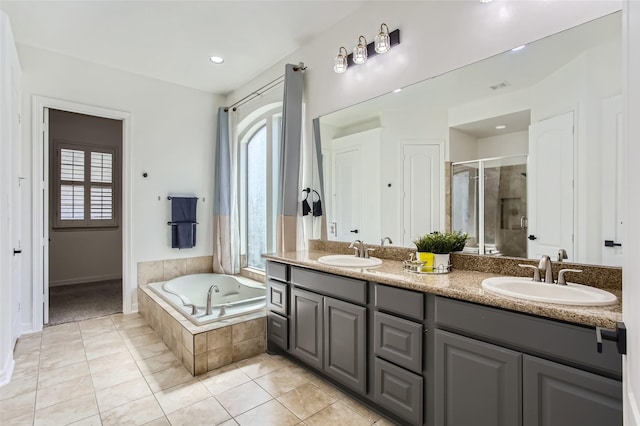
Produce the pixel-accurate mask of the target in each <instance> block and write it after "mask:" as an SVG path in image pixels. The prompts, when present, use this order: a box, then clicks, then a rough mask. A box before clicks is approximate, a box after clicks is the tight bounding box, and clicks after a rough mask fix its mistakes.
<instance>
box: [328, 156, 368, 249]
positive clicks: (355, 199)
mask: <svg viewBox="0 0 640 426" xmlns="http://www.w3.org/2000/svg"><path fill="white" fill-rule="evenodd" d="M360 159H361V155H360V148H359V147H356V148H351V149H345V150H339V151H337V152H334V160H333V161H334V164H333V167H334V172H335V177H334V189H333V196H334V202H333V205H334V209H335V218H334V222H335V223H336V238H337V240H338V241H350V240H355V239H360V233H361V232H362V224H361V223H360V208H361V202H360V194H359V192H360V176H361V170H360V169H361V164H360Z"/></svg>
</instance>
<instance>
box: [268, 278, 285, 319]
mask: <svg viewBox="0 0 640 426" xmlns="http://www.w3.org/2000/svg"><path fill="white" fill-rule="evenodd" d="M287 290H288V286H287V285H286V284H283V283H279V282H276V281H273V280H268V281H267V307H268V308H269V310H270V311H273V312H277V313H279V314H281V315H285V316H286V315H287V313H288V311H287V306H288V303H287V302H288V298H287Z"/></svg>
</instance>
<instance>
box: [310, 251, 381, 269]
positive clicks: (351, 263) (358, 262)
mask: <svg viewBox="0 0 640 426" xmlns="http://www.w3.org/2000/svg"><path fill="white" fill-rule="evenodd" d="M318 262H320V263H323V264H325V265H330V266H341V267H343V268H373V267H374V266H380V265H382V260H380V259H378V258H377V257H369V258H367V259H365V258H364V257H355V256H353V255H350V254H332V255H329V256H322V257H321V258H319V259H318Z"/></svg>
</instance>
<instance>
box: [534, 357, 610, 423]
mask: <svg viewBox="0 0 640 426" xmlns="http://www.w3.org/2000/svg"><path fill="white" fill-rule="evenodd" d="M522 376H523V410H524V411H523V413H524V425H525V426H528V425H535V426H572V425H575V426H603V425H607V426H615V425H622V383H621V382H619V381H616V380H612V379H608V378H606V377H602V376H598V375H596V374H593V373H588V372H586V371H582V370H578V369H575V368H572V367H567V366H566V365H562V364H557V363H555V362H551V361H546V360H543V359H540V358H536V357H532V356H529V355H524V361H523V375H522Z"/></svg>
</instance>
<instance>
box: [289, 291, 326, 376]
mask: <svg viewBox="0 0 640 426" xmlns="http://www.w3.org/2000/svg"><path fill="white" fill-rule="evenodd" d="M322 304H323V297H322V296H321V295H319V294H316V293H312V292H310V291H306V290H301V289H299V288H292V289H291V329H290V333H289V337H290V347H289V351H290V352H291V354H292V355H294V356H295V357H297V358H298V359H300V360H302V361H304V362H306V363H307V364H309V365H310V366H312V367H315V368H317V369H318V370H322V366H323V358H322V356H323V350H322V344H323V339H322V328H323V315H324V309H323V307H322Z"/></svg>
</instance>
